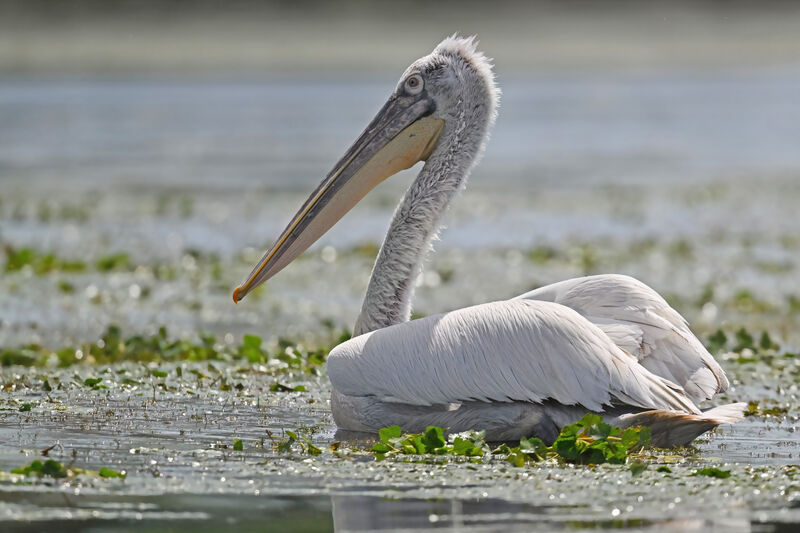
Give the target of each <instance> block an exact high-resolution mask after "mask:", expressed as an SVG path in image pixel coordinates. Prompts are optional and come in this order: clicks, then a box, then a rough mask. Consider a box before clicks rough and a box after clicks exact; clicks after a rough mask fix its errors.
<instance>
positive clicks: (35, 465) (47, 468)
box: [11, 459, 127, 479]
mask: <svg viewBox="0 0 800 533" xmlns="http://www.w3.org/2000/svg"><path fill="white" fill-rule="evenodd" d="M11 473H12V474H17V475H21V476H26V477H37V478H44V477H49V478H52V479H65V478H72V477H75V476H77V475H88V476H93V477H101V478H105V479H115V478H117V479H125V477H126V476H127V473H126V472H125V471H122V472H119V471H117V470H113V469H111V468H107V467H105V466H104V467H102V468H100V470H98V471H96V472H95V471H94V470H84V469H82V468H76V467H74V466H64V465H63V464H61V463H60V462H58V461H56V460H55V459H47V460H45V461H42V460H40V459H34V460H33V461H31V462H30V463H29V464H27V465H25V466H21V467H19V468H15V469H13V470H11Z"/></svg>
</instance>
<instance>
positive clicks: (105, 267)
mask: <svg viewBox="0 0 800 533" xmlns="http://www.w3.org/2000/svg"><path fill="white" fill-rule="evenodd" d="M131 265H132V262H131V257H130V256H129V255H128V254H126V253H116V254H109V255H104V256H102V257H100V258H98V259H97V261H95V267H96V268H97V270H99V271H100V272H111V271H112V270H129V269H130V268H131Z"/></svg>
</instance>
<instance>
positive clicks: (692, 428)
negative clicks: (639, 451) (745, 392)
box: [619, 403, 747, 448]
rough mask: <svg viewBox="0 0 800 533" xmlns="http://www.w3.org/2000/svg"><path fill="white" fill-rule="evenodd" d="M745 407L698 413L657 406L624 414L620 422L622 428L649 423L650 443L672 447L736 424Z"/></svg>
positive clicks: (723, 406)
mask: <svg viewBox="0 0 800 533" xmlns="http://www.w3.org/2000/svg"><path fill="white" fill-rule="evenodd" d="M746 406H747V404H745V403H731V404H727V405H721V406H719V407H715V408H713V409H709V410H708V411H704V412H703V413H702V414H699V415H694V414H688V413H681V412H679V411H667V410H663V409H655V410H652V411H643V412H641V413H631V414H626V415H622V416H620V417H619V422H620V424H621V425H622V426H623V427H629V426H647V427H649V428H650V433H651V439H650V442H651V444H652V445H653V446H656V447H658V448H672V447H674V446H685V445H687V444H689V443H690V442H692V441H693V440H694V439H696V438H697V437H698V436H700V435H702V434H703V433H705V432H706V431H708V430H710V429H713V428H715V427H717V426H719V425H720V424H734V423H736V422H738V421H740V420H742V419H743V418H744V409H745V407H746Z"/></svg>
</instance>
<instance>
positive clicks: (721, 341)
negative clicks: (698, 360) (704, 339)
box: [708, 329, 728, 354]
mask: <svg viewBox="0 0 800 533" xmlns="http://www.w3.org/2000/svg"><path fill="white" fill-rule="evenodd" d="M727 345H728V337H726V336H725V332H723V331H722V330H721V329H718V330H717V331H716V333H714V334H713V335H711V336H710V337H709V338H708V351H709V352H711V353H712V354H716V353H718V352H719V351H720V350H722V349H723V348H725V347H726V346H727Z"/></svg>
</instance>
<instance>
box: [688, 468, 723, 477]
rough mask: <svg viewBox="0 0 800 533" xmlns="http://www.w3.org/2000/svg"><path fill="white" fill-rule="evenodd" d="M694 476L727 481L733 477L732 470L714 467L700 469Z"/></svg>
mask: <svg viewBox="0 0 800 533" xmlns="http://www.w3.org/2000/svg"><path fill="white" fill-rule="evenodd" d="M692 475H693V476H708V477H715V478H718V479H726V478H729V477H731V471H730V470H720V469H719V468H717V467H714V466H707V467H705V468H698V469H697V470H696V471H695V472H694V473H693V474H692Z"/></svg>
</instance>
